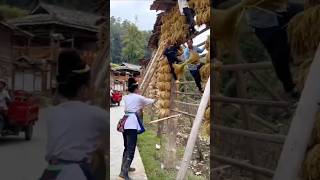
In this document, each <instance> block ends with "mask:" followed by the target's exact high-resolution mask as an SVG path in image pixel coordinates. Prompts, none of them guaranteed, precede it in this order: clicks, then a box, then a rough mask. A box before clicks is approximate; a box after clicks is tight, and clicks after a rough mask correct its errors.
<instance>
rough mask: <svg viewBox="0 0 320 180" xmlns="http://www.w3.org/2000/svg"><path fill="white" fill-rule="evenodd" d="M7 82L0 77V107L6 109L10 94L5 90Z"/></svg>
mask: <svg viewBox="0 0 320 180" xmlns="http://www.w3.org/2000/svg"><path fill="white" fill-rule="evenodd" d="M6 87H7V83H6V81H5V80H3V79H0V109H2V110H8V105H9V103H10V101H11V98H10V95H9V93H8V91H7V90H6Z"/></svg>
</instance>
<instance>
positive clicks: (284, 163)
mask: <svg viewBox="0 0 320 180" xmlns="http://www.w3.org/2000/svg"><path fill="white" fill-rule="evenodd" d="M319 67H320V45H319V46H318V50H317V53H316V56H315V58H314V60H313V62H312V64H311V66H310V70H309V75H308V77H307V80H306V82H305V86H304V89H303V92H302V95H301V98H300V101H299V104H298V107H297V109H296V113H295V116H294V117H293V120H292V123H291V126H290V130H289V133H288V135H287V139H286V142H285V144H284V147H283V149H282V153H281V156H280V160H279V163H278V166H277V169H276V173H275V176H274V178H273V180H285V179H290V180H300V179H301V177H300V176H299V173H300V171H301V168H302V162H303V160H304V158H305V152H306V150H307V146H308V142H309V140H310V138H311V133H312V130H313V127H314V123H315V119H316V118H315V117H316V113H317V112H318V111H319V105H318V103H319V102H320V83H318V81H319V77H320V71H319Z"/></svg>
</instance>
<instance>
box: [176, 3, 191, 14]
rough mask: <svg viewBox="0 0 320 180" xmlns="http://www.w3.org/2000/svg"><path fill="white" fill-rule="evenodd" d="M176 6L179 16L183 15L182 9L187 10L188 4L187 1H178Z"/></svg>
mask: <svg viewBox="0 0 320 180" xmlns="http://www.w3.org/2000/svg"><path fill="white" fill-rule="evenodd" d="M178 5H179V11H180V13H181V15H184V13H183V8H189V4H188V2H187V0H178Z"/></svg>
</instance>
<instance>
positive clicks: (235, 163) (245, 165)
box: [212, 154, 274, 177]
mask: <svg viewBox="0 0 320 180" xmlns="http://www.w3.org/2000/svg"><path fill="white" fill-rule="evenodd" d="M212 157H213V159H214V160H217V161H219V162H222V163H226V164H231V165H233V166H237V167H239V168H242V169H245V170H248V171H251V172H256V173H259V174H261V175H264V176H266V177H273V175H274V171H273V170H270V169H267V168H264V167H259V166H255V165H253V164H250V163H247V162H244V161H243V160H237V159H232V158H228V157H225V156H221V155H216V154H213V155H212Z"/></svg>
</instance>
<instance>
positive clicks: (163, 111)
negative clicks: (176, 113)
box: [158, 109, 170, 118]
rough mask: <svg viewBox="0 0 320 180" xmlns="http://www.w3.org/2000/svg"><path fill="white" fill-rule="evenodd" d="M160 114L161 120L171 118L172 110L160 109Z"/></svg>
mask: <svg viewBox="0 0 320 180" xmlns="http://www.w3.org/2000/svg"><path fill="white" fill-rule="evenodd" d="M158 114H159V116H160V117H161V118H164V117H168V116H170V110H169V109H160V110H159V112H158Z"/></svg>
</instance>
